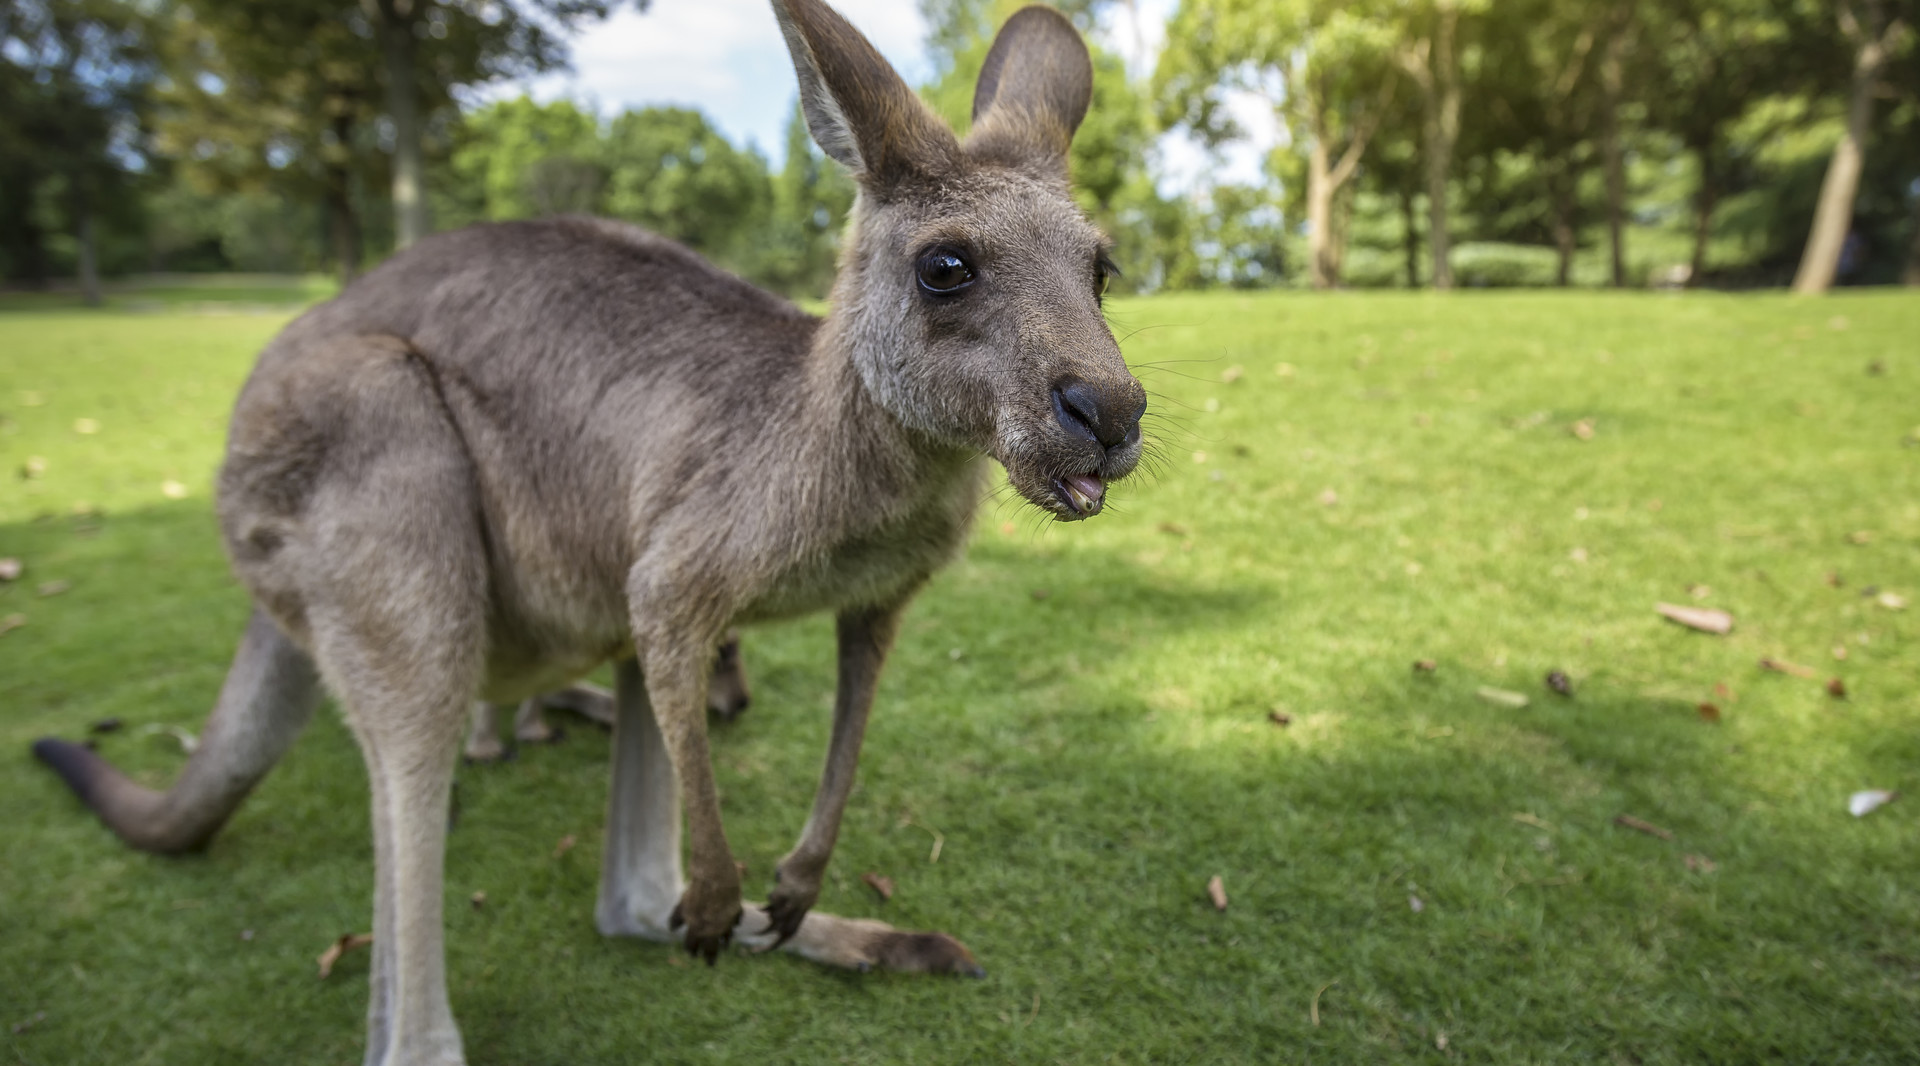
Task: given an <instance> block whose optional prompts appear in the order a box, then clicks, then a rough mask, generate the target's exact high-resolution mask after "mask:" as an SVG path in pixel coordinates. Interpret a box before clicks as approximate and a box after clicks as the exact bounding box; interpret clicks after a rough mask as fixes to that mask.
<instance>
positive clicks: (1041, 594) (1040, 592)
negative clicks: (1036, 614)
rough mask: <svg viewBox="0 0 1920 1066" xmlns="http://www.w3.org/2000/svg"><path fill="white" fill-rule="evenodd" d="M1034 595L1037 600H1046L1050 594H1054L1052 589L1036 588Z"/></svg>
mask: <svg viewBox="0 0 1920 1066" xmlns="http://www.w3.org/2000/svg"><path fill="white" fill-rule="evenodd" d="M1032 595H1033V598H1034V599H1035V600H1036V601H1038V600H1044V599H1046V598H1047V597H1048V596H1051V595H1053V591H1052V590H1051V589H1034V590H1033V593H1032Z"/></svg>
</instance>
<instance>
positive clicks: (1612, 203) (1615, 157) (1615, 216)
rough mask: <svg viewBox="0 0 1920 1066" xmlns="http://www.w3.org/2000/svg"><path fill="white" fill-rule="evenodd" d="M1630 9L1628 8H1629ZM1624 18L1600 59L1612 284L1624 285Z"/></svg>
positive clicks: (1601, 126) (1625, 195)
mask: <svg viewBox="0 0 1920 1066" xmlns="http://www.w3.org/2000/svg"><path fill="white" fill-rule="evenodd" d="M1629 10H1630V9H1629ZM1626 21H1627V20H1626V18H1624V17H1623V18H1620V19H1617V20H1616V21H1615V24H1614V28H1613V32H1612V34H1610V35H1609V36H1608V37H1607V50H1606V54H1605V55H1604V56H1602V58H1601V61H1600V86H1601V95H1602V98H1601V101H1600V151H1601V153H1602V154H1603V155H1604V156H1605V157H1606V168H1607V246H1608V250H1609V251H1610V252H1611V253H1612V256H1613V274H1612V284H1613V287H1614V288H1616V289H1624V288H1626V287H1627V248H1626V213H1627V177H1626V169H1625V165H1624V163H1623V162H1622V160H1621V158H1620V156H1621V152H1620V97H1621V95H1622V93H1623V90H1624V88H1625V75H1624V73H1623V71H1622V67H1623V64H1622V61H1621V56H1622V53H1623V52H1625V51H1626V46H1627V26H1626Z"/></svg>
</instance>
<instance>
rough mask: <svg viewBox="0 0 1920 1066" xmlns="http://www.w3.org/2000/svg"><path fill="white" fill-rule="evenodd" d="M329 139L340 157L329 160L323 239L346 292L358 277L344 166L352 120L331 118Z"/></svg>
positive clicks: (356, 228) (356, 237)
mask: <svg viewBox="0 0 1920 1066" xmlns="http://www.w3.org/2000/svg"><path fill="white" fill-rule="evenodd" d="M333 136H334V141H335V143H336V144H337V146H338V148H337V150H338V151H339V152H340V153H342V155H341V156H340V157H336V158H334V159H333V160H331V161H330V162H329V163H328V164H327V167H326V174H327V196H326V203H327V239H328V243H329V244H331V245H332V246H333V263H334V267H335V269H337V270H339V272H340V287H341V288H343V289H344V288H346V287H347V285H348V283H350V282H352V281H353V279H354V277H355V276H356V275H358V274H359V273H360V257H361V250H360V216H359V213H358V212H356V211H355V210H354V209H353V174H352V173H351V172H350V171H348V169H347V167H346V164H345V162H344V153H345V152H346V151H348V150H349V148H350V146H351V145H352V144H353V119H352V117H350V116H349V115H348V114H347V113H346V112H345V111H344V110H342V111H341V112H339V113H338V114H336V115H335V116H334V119H333Z"/></svg>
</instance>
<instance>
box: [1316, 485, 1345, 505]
mask: <svg viewBox="0 0 1920 1066" xmlns="http://www.w3.org/2000/svg"><path fill="white" fill-rule="evenodd" d="M1319 499H1320V506H1322V507H1332V506H1333V505H1334V504H1336V503H1339V502H1340V494H1339V493H1337V492H1335V491H1333V490H1332V489H1322V490H1320V497H1319Z"/></svg>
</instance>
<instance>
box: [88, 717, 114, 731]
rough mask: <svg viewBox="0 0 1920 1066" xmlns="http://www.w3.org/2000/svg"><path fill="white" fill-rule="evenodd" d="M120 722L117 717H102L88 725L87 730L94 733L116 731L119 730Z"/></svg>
mask: <svg viewBox="0 0 1920 1066" xmlns="http://www.w3.org/2000/svg"><path fill="white" fill-rule="evenodd" d="M120 724H121V723H120V719H118V718H102V719H100V720H99V721H97V722H95V723H93V724H92V725H90V726H88V727H87V732H89V733H93V734H95V735H99V734H101V733H117V732H119V731H120Z"/></svg>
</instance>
